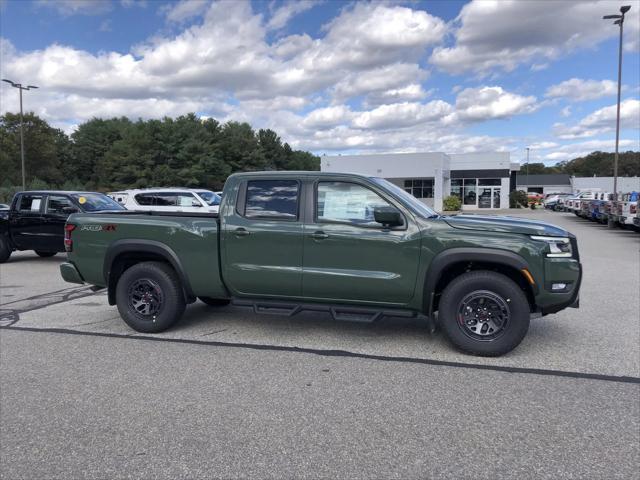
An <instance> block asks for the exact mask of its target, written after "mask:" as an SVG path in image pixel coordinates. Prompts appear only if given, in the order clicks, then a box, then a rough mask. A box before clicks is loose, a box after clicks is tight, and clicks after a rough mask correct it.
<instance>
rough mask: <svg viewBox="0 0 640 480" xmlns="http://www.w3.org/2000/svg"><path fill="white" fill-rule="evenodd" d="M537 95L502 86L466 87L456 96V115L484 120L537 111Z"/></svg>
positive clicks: (464, 119)
mask: <svg viewBox="0 0 640 480" xmlns="http://www.w3.org/2000/svg"><path fill="white" fill-rule="evenodd" d="M536 108H537V106H536V97H533V96H528V97H525V96H522V95H518V94H515V93H510V92H507V91H505V90H503V89H502V87H495V86H494V87H478V88H465V89H464V90H462V91H461V92H460V93H459V94H458V96H457V98H456V117H457V119H459V120H462V121H482V120H490V119H496V118H505V117H511V116H513V115H519V114H523V113H531V112H533V111H535V110H536Z"/></svg>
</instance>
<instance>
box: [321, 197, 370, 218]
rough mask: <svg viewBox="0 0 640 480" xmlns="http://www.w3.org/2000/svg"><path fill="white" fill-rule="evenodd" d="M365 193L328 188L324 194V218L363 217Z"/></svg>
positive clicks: (365, 201)
mask: <svg viewBox="0 0 640 480" xmlns="http://www.w3.org/2000/svg"><path fill="white" fill-rule="evenodd" d="M366 205H367V195H366V193H365V192H362V191H361V192H353V191H350V190H329V191H327V192H325V195H324V215H323V217H325V218H332V219H335V220H351V219H364V218H365V216H366V208H365V207H366Z"/></svg>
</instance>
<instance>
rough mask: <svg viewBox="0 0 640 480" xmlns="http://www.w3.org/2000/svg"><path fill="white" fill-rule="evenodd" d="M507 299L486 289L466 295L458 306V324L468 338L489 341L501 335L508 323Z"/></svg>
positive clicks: (509, 311) (509, 314) (509, 313)
mask: <svg viewBox="0 0 640 480" xmlns="http://www.w3.org/2000/svg"><path fill="white" fill-rule="evenodd" d="M508 302H509V299H507V300H505V299H503V298H502V297H501V296H499V295H497V294H495V293H494V292H490V291H488V290H476V291H474V292H471V293H469V294H468V295H466V296H465V297H464V298H463V299H462V300H461V301H460V304H459V306H458V326H459V327H460V329H461V330H462V331H463V332H464V334H465V335H467V336H468V337H470V338H473V339H474V340H480V341H491V340H495V339H496V338H498V337H500V336H502V335H503V334H504V332H505V330H506V328H507V326H508V325H509V320H510V319H511V310H510V309H509V305H508Z"/></svg>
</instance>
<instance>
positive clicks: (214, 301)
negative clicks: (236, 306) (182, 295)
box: [198, 297, 231, 307]
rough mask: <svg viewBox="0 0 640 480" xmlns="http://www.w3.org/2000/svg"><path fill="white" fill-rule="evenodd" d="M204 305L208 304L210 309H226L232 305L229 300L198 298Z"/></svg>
mask: <svg viewBox="0 0 640 480" xmlns="http://www.w3.org/2000/svg"><path fill="white" fill-rule="evenodd" d="M198 300H200V301H201V302H202V303H206V304H207V305H209V306H210V307H225V306H227V305H229V304H230V303H231V300H229V299H228V298H211V297H198Z"/></svg>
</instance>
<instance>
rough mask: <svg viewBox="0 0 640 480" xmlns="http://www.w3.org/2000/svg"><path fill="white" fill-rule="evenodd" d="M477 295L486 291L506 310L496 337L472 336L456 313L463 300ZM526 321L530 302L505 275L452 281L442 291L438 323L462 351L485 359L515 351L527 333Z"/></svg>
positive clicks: (483, 274)
mask: <svg viewBox="0 0 640 480" xmlns="http://www.w3.org/2000/svg"><path fill="white" fill-rule="evenodd" d="M476 292H489V293H490V294H492V295H494V296H495V297H496V299H498V302H500V301H502V302H503V304H504V305H505V306H506V307H507V311H508V321H507V322H505V324H504V325H505V326H504V327H503V328H502V329H501V330H499V331H498V332H499V333H498V334H497V335H496V336H495V338H490V337H485V338H486V339H480V338H479V335H474V334H473V333H472V332H470V331H469V330H468V328H467V327H466V325H465V321H464V319H463V316H462V315H461V314H460V313H459V312H460V311H461V310H462V309H463V308H464V306H463V301H464V300H465V299H466V298H469V296H470V295H473V294H475V293H476ZM529 319H530V308H529V302H528V301H527V297H526V295H525V293H524V292H523V291H522V289H521V288H520V286H518V285H517V284H516V283H515V282H514V281H513V280H511V279H510V278H509V277H507V276H505V275H502V274H500V273H496V272H491V271H485V270H479V271H473V272H467V273H464V274H463V275H460V276H459V277H457V278H456V279H454V280H453V281H452V282H451V283H449V285H447V287H446V288H445V290H444V292H443V294H442V297H441V299H440V303H439V307H438V320H439V323H440V325H441V326H442V329H443V330H444V332H445V334H446V335H447V337H448V338H449V341H450V342H451V343H452V344H453V345H454V346H455V347H456V348H458V349H460V350H462V351H464V352H467V353H471V354H473V355H480V356H485V357H497V356H500V355H504V354H505V353H508V352H510V351H511V350H513V349H514V348H516V347H517V346H518V345H519V344H520V342H521V341H522V339H523V338H524V337H525V335H526V334H527V331H528V330H529Z"/></svg>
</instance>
